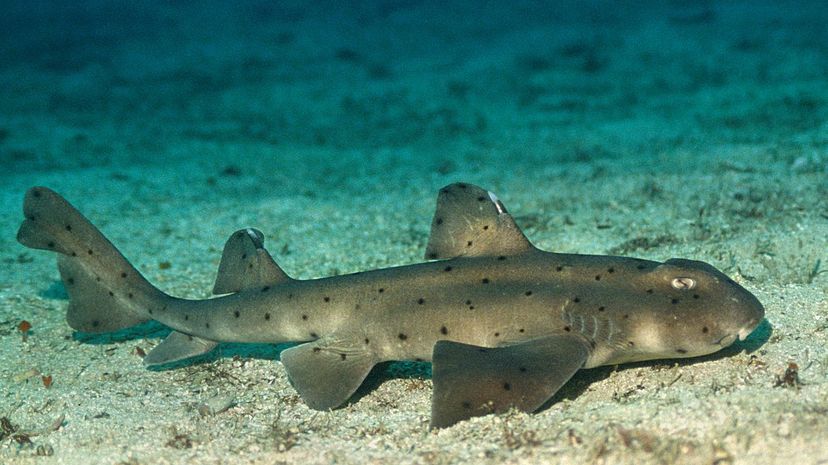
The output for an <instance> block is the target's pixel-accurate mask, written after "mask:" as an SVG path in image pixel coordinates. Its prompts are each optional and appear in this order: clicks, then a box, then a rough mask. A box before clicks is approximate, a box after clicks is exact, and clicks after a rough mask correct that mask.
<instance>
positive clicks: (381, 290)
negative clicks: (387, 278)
mask: <svg viewBox="0 0 828 465" xmlns="http://www.w3.org/2000/svg"><path fill="white" fill-rule="evenodd" d="M377 292H379V293H380V294H382V293H383V292H385V288H384V287H381V288H379V289H377Z"/></svg>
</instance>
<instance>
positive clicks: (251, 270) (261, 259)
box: [213, 228, 290, 294]
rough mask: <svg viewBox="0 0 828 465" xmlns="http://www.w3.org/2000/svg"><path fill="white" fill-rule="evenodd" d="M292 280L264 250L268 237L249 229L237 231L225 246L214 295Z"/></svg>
mask: <svg viewBox="0 0 828 465" xmlns="http://www.w3.org/2000/svg"><path fill="white" fill-rule="evenodd" d="M288 280H290V277H288V275H287V274H285V272H284V271H282V269H281V268H279V265H277V264H276V262H275V261H273V258H272V257H271V256H270V254H269V253H268V252H267V250H265V248H264V234H262V232H261V231H259V230H258V229H253V228H247V229H240V230H238V231H236V232H234V233H233V234H232V235H231V236H230V239H227V243H226V244H225V245H224V252H222V254H221V263H220V264H219V270H218V275H217V276H216V284H215V286H213V294H230V293H233V292H239V291H241V290H244V289H252V288H255V287H260V286H267V285H271V284H278V283H280V282H284V281H288Z"/></svg>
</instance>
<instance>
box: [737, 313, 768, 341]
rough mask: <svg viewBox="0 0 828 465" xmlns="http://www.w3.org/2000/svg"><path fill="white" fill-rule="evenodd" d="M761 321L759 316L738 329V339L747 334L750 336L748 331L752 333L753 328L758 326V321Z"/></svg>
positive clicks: (744, 337) (742, 339) (745, 336)
mask: <svg viewBox="0 0 828 465" xmlns="http://www.w3.org/2000/svg"><path fill="white" fill-rule="evenodd" d="M761 321H762V319H761V318H759V319H756V320H753V321H751V322H750V323H748V324H747V325H745V326H744V327H743V328H742V329H740V330H739V333H738V334H737V335H738V336H739V340H740V341H744V340H745V339H746V338H747V337H748V336H750V333H752V332H753V330H754V329H756V327H757V326H759V323H760V322H761Z"/></svg>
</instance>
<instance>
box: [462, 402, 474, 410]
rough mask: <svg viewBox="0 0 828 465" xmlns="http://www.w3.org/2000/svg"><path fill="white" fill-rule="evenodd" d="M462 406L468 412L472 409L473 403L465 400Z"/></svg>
mask: <svg viewBox="0 0 828 465" xmlns="http://www.w3.org/2000/svg"><path fill="white" fill-rule="evenodd" d="M460 406H461V407H463V408H464V409H466V410H470V409H471V402H469V401H467V400H464V401H463V402H461V403H460Z"/></svg>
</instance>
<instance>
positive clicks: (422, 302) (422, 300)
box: [417, 297, 425, 305]
mask: <svg viewBox="0 0 828 465" xmlns="http://www.w3.org/2000/svg"><path fill="white" fill-rule="evenodd" d="M417 303H418V304H419V305H422V304H424V303H425V299H424V298H422V297H420V298H419V299H417Z"/></svg>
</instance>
